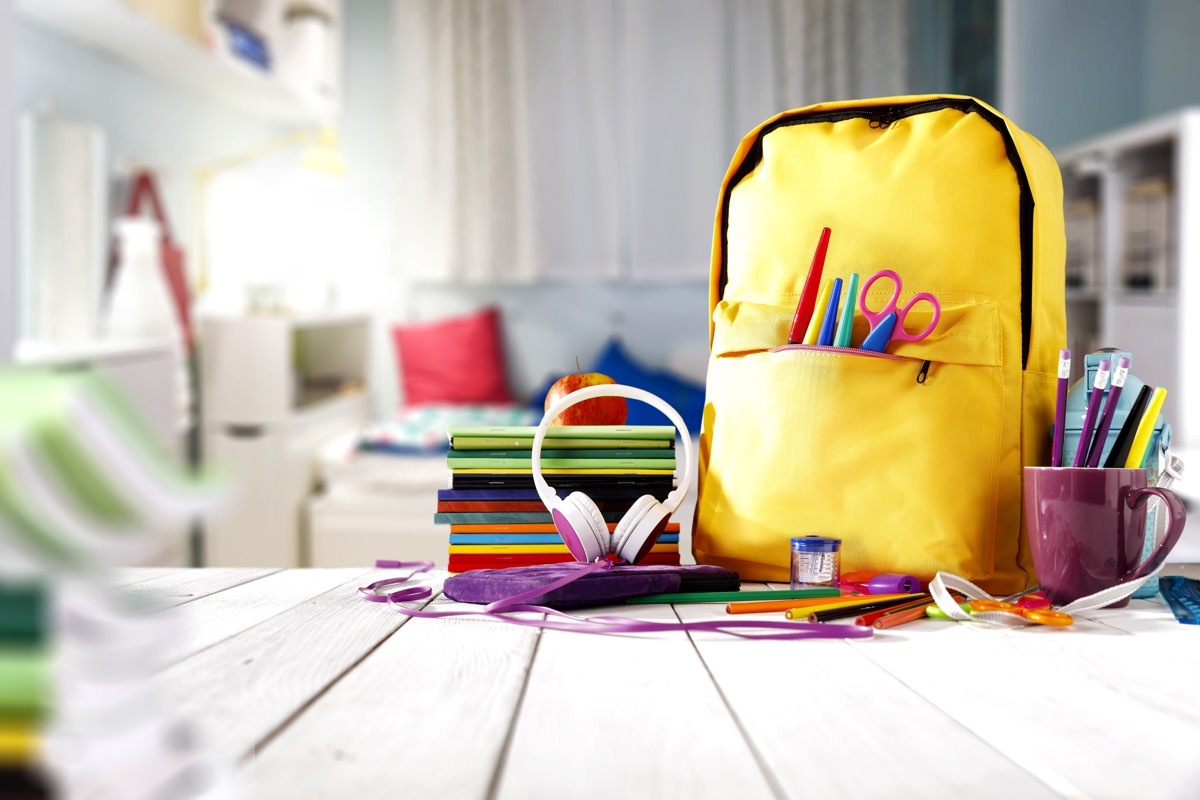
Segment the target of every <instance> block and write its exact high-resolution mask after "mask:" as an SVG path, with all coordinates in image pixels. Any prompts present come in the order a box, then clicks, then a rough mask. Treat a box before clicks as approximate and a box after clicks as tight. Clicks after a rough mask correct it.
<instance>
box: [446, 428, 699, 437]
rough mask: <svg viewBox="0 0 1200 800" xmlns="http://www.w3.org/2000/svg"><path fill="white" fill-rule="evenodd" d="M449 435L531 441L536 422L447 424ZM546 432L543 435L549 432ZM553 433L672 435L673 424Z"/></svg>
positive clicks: (592, 435)
mask: <svg viewBox="0 0 1200 800" xmlns="http://www.w3.org/2000/svg"><path fill="white" fill-rule="evenodd" d="M446 432H447V433H448V434H449V435H450V439H451V440H454V439H459V438H470V437H475V436H492V437H501V438H506V439H507V438H510V437H515V438H522V437H524V438H528V439H529V440H530V441H533V437H534V434H536V433H537V426H536V425H451V426H450V427H448V428H447V429H446ZM550 432H551V431H548V432H547V438H549V433H550ZM552 432H553V433H560V435H563V436H569V437H570V438H572V439H671V440H672V441H674V439H675V426H674V425H555V426H553V431H552Z"/></svg>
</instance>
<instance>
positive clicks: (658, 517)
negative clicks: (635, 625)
mask: <svg viewBox="0 0 1200 800" xmlns="http://www.w3.org/2000/svg"><path fill="white" fill-rule="evenodd" d="M593 397H626V398H629V399H630V400H640V401H642V402H643V403H647V404H648V405H652V406H654V407H655V408H657V409H658V410H659V411H661V412H663V413H664V414H666V415H667V417H668V418H669V419H670V420H671V422H673V423H674V424H675V427H676V428H678V429H679V432H680V434H681V435H682V437H683V475H682V477H680V479H679V485H678V486H677V487H676V488H675V489H674V490H672V491H671V492H670V493H669V494H668V495H667V499H666V500H665V501H663V502H662V503H660V502H658V500H657V499H655V498H654V497H652V496H651V495H648V494H644V495H642V496H641V497H639V498H638V499H637V500H636V501H635V502H634V504H633V505H632V506H631V507H630V508H629V510H628V511H626V512H625V514H624V516H622V517H621V521H620V522H618V523H617V527H616V530H614V531H613V532H612V534H611V536H610V535H609V532H608V523H606V522H605V521H604V515H603V514H601V513H600V509H599V508H597V507H596V503H595V502H594V501H593V500H592V498H590V497H588V496H587V495H586V494H584V493H583V492H571V493H570V494H569V495H567V497H566V499H559V497H558V494H557V493H556V492H555V491H554V489H552V488H551V487H550V484H548V483H546V479H545V478H543V477H542V441H543V440H544V439H545V438H546V432H547V431H548V430H549V428H550V420H552V419H554V418H555V417H557V416H558V415H559V414H561V413H562V412H563V411H564V410H565V409H567V408H570V407H571V406H573V405H575V404H576V403H582V402H583V401H584V400H590V399H592V398H593ZM560 430H562V429H561V428H560ZM532 465H533V485H534V486H535V487H536V488H537V492H538V496H539V497H541V498H542V502H543V503H545V504H546V509H547V510H548V511H549V512H550V516H551V517H552V518H553V519H554V527H555V529H556V530H558V535H559V536H561V537H562V540H563V543H564V544H566V546H567V550H569V551H570V552H571V555H573V556H574V557H575V560H576V561H585V562H586V561H595V560H596V559H598V558H603V557H604V556H605V555H607V554H610V553H611V554H613V555H616V556H617V557H618V558H620V559H622V560H623V561H626V562H628V563H630V564H635V563H637V562H638V561H639V560H640V559H641V558H642V557H643V556H645V555H646V553H648V552H650V548H651V547H653V546H654V543H655V542H657V541H658V537H659V534H661V533H662V531H663V528H665V527H666V526H667V520H668V519H669V518H670V516H671V514H672V513H674V511H675V509H677V508H679V504H680V503H681V502H683V498H684V497H686V496H687V493H688V489H689V487H690V486H691V472H692V438H691V436H690V435H689V434H688V429H687V425H685V424H684V423H683V419H682V418H681V417H680V416H679V414H678V413H677V412H676V411H675V409H673V408H671V406H670V405H668V404H667V403H666V401H664V400H662V399H661V398H659V397H657V396H655V395H653V394H650V392H647V391H643V390H641V389H635V388H634V387H632V386H622V385H621V384H606V385H603V386H589V387H587V388H585V389H577V390H575V391H573V392H571V393H570V394H568V395H565V396H563V397H561V398H559V399H558V400H557V401H555V403H554V404H553V405H551V406H550V408H549V409H547V410H546V414H545V416H543V417H542V422H541V424H540V425H538V428H537V431H536V432H535V433H534V435H533V464H532Z"/></svg>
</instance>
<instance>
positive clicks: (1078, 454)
mask: <svg viewBox="0 0 1200 800" xmlns="http://www.w3.org/2000/svg"><path fill="white" fill-rule="evenodd" d="M1111 367H1112V361H1111V360H1109V359H1107V358H1102V359H1100V368H1099V369H1097V370H1096V379H1095V380H1094V381H1093V382H1092V396H1091V397H1090V398H1088V405H1087V411H1085V412H1084V414H1083V427H1082V428H1080V429H1079V442H1078V443H1077V444H1076V445H1075V461H1074V462H1073V463H1072V465H1071V466H1074V467H1082V466H1083V465H1084V464H1085V463H1087V451H1088V444H1089V443H1091V441H1092V431H1093V430H1094V429H1095V425H1096V414H1098V413H1099V411H1100V400H1101V398H1103V397H1104V390H1105V389H1106V388H1107V387H1108V371H1109V369H1110V368H1111Z"/></svg>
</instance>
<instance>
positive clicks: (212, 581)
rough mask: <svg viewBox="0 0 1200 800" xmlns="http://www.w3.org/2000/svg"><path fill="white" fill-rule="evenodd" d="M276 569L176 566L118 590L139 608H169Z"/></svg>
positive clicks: (247, 581)
mask: <svg viewBox="0 0 1200 800" xmlns="http://www.w3.org/2000/svg"><path fill="white" fill-rule="evenodd" d="M278 571H279V570H278V569H250V568H245V567H236V568H234V567H229V568H207V569H177V570H173V571H171V572H170V573H168V574H166V575H161V576H159V577H156V578H150V579H148V580H144V581H141V582H139V583H136V584H133V585H131V586H126V587H124V588H123V589H121V592H122V594H124V595H125V596H126V597H128V598H130V599H131V600H132V601H133V603H135V604H136V605H138V606H139V607H141V608H146V609H151V610H158V609H165V608H173V607H175V606H179V605H183V604H184V603H190V602H192V601H193V600H197V599H199V598H201V597H207V596H208V595H210V594H216V593H217V592H223V591H225V590H226V589H230V588H232V587H234V586H241V585H242V584H244V583H250V582H251V581H254V580H258V579H259V578H262V577H265V576H267V575H270V574H271V573H273V572H278Z"/></svg>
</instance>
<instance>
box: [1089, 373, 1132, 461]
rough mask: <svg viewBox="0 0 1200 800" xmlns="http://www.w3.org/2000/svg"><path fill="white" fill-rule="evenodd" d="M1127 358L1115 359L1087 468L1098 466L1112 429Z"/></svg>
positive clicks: (1123, 381)
mask: <svg viewBox="0 0 1200 800" xmlns="http://www.w3.org/2000/svg"><path fill="white" fill-rule="evenodd" d="M1129 364H1130V361H1129V357H1128V356H1121V357H1120V358H1118V359H1117V366H1116V367H1115V368H1113V373H1112V382H1111V383H1112V385H1111V386H1110V387H1109V390H1108V400H1106V401H1105V402H1104V413H1103V414H1101V415H1100V424H1099V425H1098V426H1097V427H1096V435H1095V437H1093V439H1092V445H1091V447H1089V448H1088V456H1087V465H1088V466H1089V467H1098V466H1100V454H1101V453H1102V452H1104V440H1105V439H1107V438H1108V430H1109V428H1111V427H1112V421H1113V416H1114V415H1116V413H1117V401H1118V400H1120V399H1121V389H1122V387H1124V386H1125V379H1126V378H1127V377H1128V376H1129Z"/></svg>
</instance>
